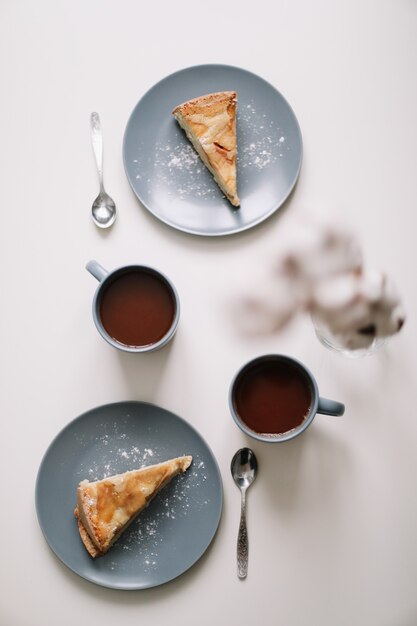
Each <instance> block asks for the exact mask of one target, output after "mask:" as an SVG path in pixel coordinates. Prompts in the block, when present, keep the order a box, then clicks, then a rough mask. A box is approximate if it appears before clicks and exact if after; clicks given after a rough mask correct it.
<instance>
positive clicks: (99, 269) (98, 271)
mask: <svg viewBox="0 0 417 626" xmlns="http://www.w3.org/2000/svg"><path fill="white" fill-rule="evenodd" d="M85 269H86V270H87V271H88V272H90V274H92V275H93V276H94V278H97V280H98V281H99V282H100V283H101V282H102V281H103V280H104V279H105V278H106V276H108V274H109V272H108V271H107V270H106V269H104V267H103V266H102V265H100V263H97V261H89V262H88V263H87V265H86V266H85Z"/></svg>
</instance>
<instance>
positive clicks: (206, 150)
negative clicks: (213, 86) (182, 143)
mask: <svg viewBox="0 0 417 626" xmlns="http://www.w3.org/2000/svg"><path fill="white" fill-rule="evenodd" d="M236 107H237V93H236V92H235V91H222V92H220V93H210V94H207V95H205V96H200V97H198V98H194V99H193V100H188V101H187V102H184V103H183V104H179V105H178V106H177V107H175V109H174V110H173V111H172V114H173V115H174V116H175V118H176V119H177V121H178V123H179V124H180V126H181V127H182V128H183V129H184V130H185V133H186V135H187V137H188V139H189V140H190V141H191V143H192V145H193V146H194V148H195V149H196V151H197V152H198V154H199V156H200V158H201V160H202V161H203V163H204V165H205V166H206V167H207V168H208V169H209V171H210V172H211V173H212V174H213V176H214V180H215V181H216V183H217V184H218V185H219V187H220V189H221V190H222V191H223V193H224V194H225V196H226V197H227V199H228V200H229V202H231V204H233V206H236V207H238V206H239V205H240V200H239V198H238V195H237V191H236Z"/></svg>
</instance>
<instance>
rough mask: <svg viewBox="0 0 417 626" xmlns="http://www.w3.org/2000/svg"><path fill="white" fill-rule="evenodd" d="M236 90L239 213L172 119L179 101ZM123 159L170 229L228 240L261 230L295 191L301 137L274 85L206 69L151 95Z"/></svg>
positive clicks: (134, 117)
mask: <svg viewBox="0 0 417 626" xmlns="http://www.w3.org/2000/svg"><path fill="white" fill-rule="evenodd" d="M224 90H235V91H237V92H238V115H237V141H238V165H237V169H238V172H237V177H238V193H239V196H240V199H241V207H240V209H235V208H234V207H232V206H231V205H230V203H229V202H228V201H227V200H226V198H224V197H223V195H222V193H221V191H220V189H219V188H218V186H217V185H216V183H215V182H214V180H213V178H212V176H211V174H210V173H209V172H208V170H207V169H206V168H205V166H204V165H203V164H202V162H201V161H200V159H199V157H198V156H197V153H196V152H195V151H194V150H193V148H192V147H191V145H190V143H189V141H188V140H187V138H186V137H185V134H184V132H183V131H182V130H181V129H180V127H179V126H178V123H177V122H176V121H175V119H174V117H173V116H172V114H171V111H172V109H173V108H174V107H175V106H176V105H177V104H180V103H181V102H184V101H186V100H189V99H190V98H194V97H197V96H200V95H203V94H205V93H210V92H214V91H224ZM123 158H124V165H125V170H126V174H127V177H128V179H129V182H130V184H131V186H132V188H133V191H134V192H135V194H136V195H137V197H138V198H139V200H140V201H141V203H142V204H143V206H145V207H146V208H147V209H148V210H149V211H150V212H151V213H153V214H154V215H155V216H156V217H157V218H158V219H160V220H162V221H163V222H165V223H166V224H169V225H170V226H172V227H174V228H177V229H179V230H182V231H185V232H188V233H193V234H195V235H212V236H216V235H217V236H218V235H229V234H232V233H237V232H240V231H242V230H246V229H248V228H252V227H253V226H255V225H256V224H259V223H260V222H262V221H263V220H265V219H266V218H267V217H269V216H270V215H271V214H272V213H274V212H275V211H276V210H277V209H278V208H279V207H280V206H281V205H282V204H283V203H284V201H285V200H286V199H287V197H288V196H289V194H290V193H291V190H292V189H293V187H294V185H295V183H296V181H297V178H298V174H299V172H300V167H301V158H302V141H301V132H300V127H299V125H298V122H297V119H296V117H295V115H294V112H293V110H292V109H291V107H290V106H289V104H288V102H287V101H286V100H285V98H283V96H282V95H281V94H280V93H279V92H278V91H277V90H276V89H275V88H274V87H273V86H272V85H270V84H269V83H267V82H266V81H265V80H263V79H262V78H260V77H259V76H257V75H256V74H252V73H251V72H248V71H246V70H242V69H239V68H237V67H230V66H228V65H200V66H195V67H189V68H187V69H184V70H181V71H179V72H176V73H175V74H171V75H170V76H168V77H167V78H164V79H163V80H161V81H160V82H159V83H157V84H156V85H155V86H154V87H152V89H150V90H149V91H148V92H147V93H146V94H145V95H144V96H143V98H142V99H141V100H140V101H139V102H138V104H137V105H136V107H135V108H134V110H133V112H132V114H131V116H130V119H129V121H128V124H127V127H126V131H125V136H124V143H123Z"/></svg>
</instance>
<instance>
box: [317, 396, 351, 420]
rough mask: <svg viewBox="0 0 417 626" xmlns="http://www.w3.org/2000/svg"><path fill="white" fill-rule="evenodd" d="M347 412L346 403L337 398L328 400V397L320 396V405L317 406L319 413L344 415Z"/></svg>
mask: <svg viewBox="0 0 417 626" xmlns="http://www.w3.org/2000/svg"><path fill="white" fill-rule="evenodd" d="M344 412H345V405H344V404H342V403H341V402H336V400H328V399H327V398H322V397H321V396H320V398H319V405H318V407H317V413H321V414H322V415H336V416H339V415H343V413H344Z"/></svg>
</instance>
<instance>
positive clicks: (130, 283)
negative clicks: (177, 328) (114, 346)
mask: <svg viewBox="0 0 417 626" xmlns="http://www.w3.org/2000/svg"><path fill="white" fill-rule="evenodd" d="M175 308H176V305H175V298H174V294H173V293H172V290H171V289H170V287H169V286H168V285H167V283H166V282H165V281H164V280H163V279H162V278H160V277H159V276H157V275H156V274H154V273H153V272H149V271H146V270H144V269H141V270H131V271H128V272H124V273H122V274H120V275H118V276H116V278H114V279H113V280H112V281H110V283H109V284H108V286H107V287H106V288H105V289H104V290H103V293H102V296H101V301H100V319H101V323H102V324H103V326H104V329H105V330H106V332H107V333H108V334H109V335H110V337H112V338H113V339H114V340H115V341H118V342H119V343H122V344H124V345H125V346H132V347H140V346H149V345H151V344H154V343H157V342H158V341H160V340H161V339H162V337H164V336H165V335H166V334H167V332H168V331H169V329H170V328H171V326H172V322H173V320H174V317H175Z"/></svg>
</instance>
